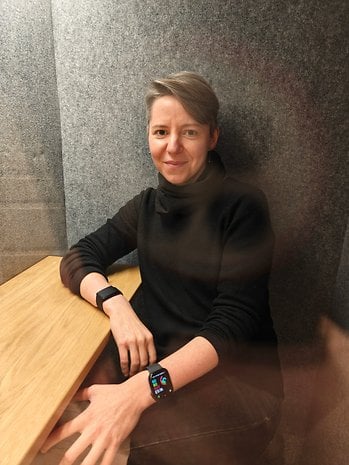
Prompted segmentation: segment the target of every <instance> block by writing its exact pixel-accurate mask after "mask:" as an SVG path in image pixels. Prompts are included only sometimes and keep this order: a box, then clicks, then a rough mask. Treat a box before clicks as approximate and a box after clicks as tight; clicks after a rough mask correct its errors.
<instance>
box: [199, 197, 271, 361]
mask: <svg viewBox="0 0 349 465" xmlns="http://www.w3.org/2000/svg"><path fill="white" fill-rule="evenodd" d="M223 217H224V219H223V227H222V230H223V233H222V235H223V251H222V257H221V263H220V273H219V279H218V284H217V293H216V296H215V298H214V300H213V307H212V310H211V312H210V313H209V315H208V318H207V320H206V321H205V323H204V325H203V327H202V328H201V330H200V333H199V335H201V336H204V337H206V338H207V339H208V340H209V341H210V342H211V343H212V345H213V346H214V347H215V349H216V350H217V353H218V354H219V356H220V358H221V357H224V356H227V355H229V354H230V353H231V350H232V347H233V348H234V347H236V346H237V345H238V344H239V343H241V342H247V341H252V340H253V341H256V340H258V339H265V340H270V339H273V338H274V337H275V334H274V331H273V328H272V321H271V318H270V310H269V295H268V279H269V273H270V268H271V261H272V250H273V233H272V229H271V225H270V220H269V212H268V206H267V202H266V199H265V197H264V195H263V194H262V193H261V192H259V191H258V192H256V193H248V194H244V195H242V196H241V198H240V199H239V200H238V202H237V204H235V205H233V206H231V207H229V208H227V209H226V210H225V213H224V215H223Z"/></svg>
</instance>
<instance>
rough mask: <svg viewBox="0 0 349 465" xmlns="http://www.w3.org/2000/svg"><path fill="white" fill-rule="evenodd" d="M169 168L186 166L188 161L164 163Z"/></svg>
mask: <svg viewBox="0 0 349 465" xmlns="http://www.w3.org/2000/svg"><path fill="white" fill-rule="evenodd" d="M164 163H165V165H167V166H184V165H185V164H186V163H187V162H186V161H174V160H169V161H165V162H164Z"/></svg>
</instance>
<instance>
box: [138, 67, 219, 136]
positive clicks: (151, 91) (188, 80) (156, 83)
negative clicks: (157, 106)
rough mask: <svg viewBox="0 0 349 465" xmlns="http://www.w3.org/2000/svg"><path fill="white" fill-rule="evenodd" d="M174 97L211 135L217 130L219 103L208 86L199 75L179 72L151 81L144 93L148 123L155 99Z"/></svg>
mask: <svg viewBox="0 0 349 465" xmlns="http://www.w3.org/2000/svg"><path fill="white" fill-rule="evenodd" d="M168 95H170V96H173V97H175V98H176V99H177V100H178V101H179V102H180V103H181V104H182V105H183V107H184V109H185V110H186V111H187V113H189V115H191V116H192V117H193V118H194V119H195V121H197V122H198V123H200V124H208V125H209V127H210V132H211V134H212V133H213V131H214V130H215V129H216V128H217V117H218V110H219V102H218V99H217V96H216V94H215V93H214V91H213V89H212V87H211V86H210V84H209V83H208V82H207V81H206V80H205V79H204V78H203V77H202V76H200V74H197V73H193V72H190V71H181V72H179V73H175V74H170V75H168V76H166V77H165V78H162V79H155V80H153V81H151V83H150V85H149V87H148V91H147V93H146V97H145V101H146V107H147V118H148V123H149V121H150V117H151V109H152V106H153V103H154V101H155V100H156V99H158V98H160V97H165V96H168Z"/></svg>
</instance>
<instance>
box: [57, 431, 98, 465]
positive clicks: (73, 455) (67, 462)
mask: <svg viewBox="0 0 349 465" xmlns="http://www.w3.org/2000/svg"><path fill="white" fill-rule="evenodd" d="M90 445H91V441H90V440H89V439H88V438H87V437H86V435H84V434H82V435H81V436H79V437H78V438H77V440H76V441H75V442H74V443H73V445H72V446H71V447H69V449H68V450H67V451H66V452H65V453H64V456H63V458H62V460H61V461H60V462H59V465H71V464H72V463H75V461H76V460H77V458H78V457H79V456H80V455H81V454H82V453H83V452H84V451H85V450H86V449H87V448H88V447H89V446H90ZM83 463H84V462H83Z"/></svg>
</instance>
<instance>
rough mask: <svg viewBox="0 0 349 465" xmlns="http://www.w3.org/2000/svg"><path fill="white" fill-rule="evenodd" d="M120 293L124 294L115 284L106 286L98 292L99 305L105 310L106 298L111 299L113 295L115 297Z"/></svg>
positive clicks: (97, 300) (97, 301) (97, 302)
mask: <svg viewBox="0 0 349 465" xmlns="http://www.w3.org/2000/svg"><path fill="white" fill-rule="evenodd" d="M119 294H121V295H122V292H121V291H120V289H118V288H117V287H114V286H108V287H105V288H104V289H102V290H101V291H99V292H97V294H96V304H97V307H98V308H99V309H100V310H101V311H102V312H103V303H104V302H105V301H106V300H108V299H110V298H111V297H114V296H116V295H119Z"/></svg>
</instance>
